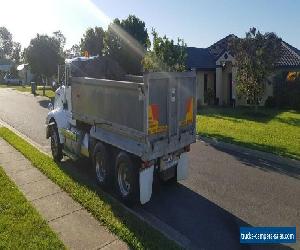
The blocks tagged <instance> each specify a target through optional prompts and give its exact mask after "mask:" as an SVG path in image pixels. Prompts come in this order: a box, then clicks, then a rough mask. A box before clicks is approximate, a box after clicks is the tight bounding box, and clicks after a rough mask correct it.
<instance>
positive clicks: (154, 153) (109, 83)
mask: <svg viewBox="0 0 300 250" xmlns="http://www.w3.org/2000/svg"><path fill="white" fill-rule="evenodd" d="M137 79H139V78H137ZM143 79H144V82H141V83H136V82H125V81H114V80H106V79H93V78H83V77H73V78H71V81H70V83H71V87H72V88H71V89H72V115H73V118H74V119H76V120H80V121H83V122H85V123H88V124H90V125H94V126H95V129H94V130H92V131H91V133H92V134H91V135H93V136H95V137H96V138H98V139H101V140H103V141H106V142H107V143H110V144H112V145H115V146H117V147H119V148H121V149H123V150H126V151H128V152H130V153H133V154H135V155H138V156H140V157H142V159H144V160H150V159H155V158H157V157H161V156H163V155H165V154H167V153H171V152H174V151H176V150H179V149H181V148H183V147H184V146H187V145H189V144H191V143H193V142H194V141H195V120H196V83H195V73H194V72H184V73H148V74H145V75H144V78H143Z"/></svg>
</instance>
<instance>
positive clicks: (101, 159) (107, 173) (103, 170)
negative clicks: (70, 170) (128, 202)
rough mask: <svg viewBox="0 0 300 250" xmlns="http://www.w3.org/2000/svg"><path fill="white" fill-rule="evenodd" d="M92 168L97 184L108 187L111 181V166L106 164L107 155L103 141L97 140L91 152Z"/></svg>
mask: <svg viewBox="0 0 300 250" xmlns="http://www.w3.org/2000/svg"><path fill="white" fill-rule="evenodd" d="M92 162H93V168H94V172H95V176H96V181H97V184H98V185H99V186H101V187H103V188H107V187H109V185H110V183H111V177H112V174H111V172H112V171H111V168H110V167H109V165H108V155H107V151H106V148H105V146H104V145H103V143H101V142H98V143H97V144H96V146H95V148H94V152H93V159H92Z"/></svg>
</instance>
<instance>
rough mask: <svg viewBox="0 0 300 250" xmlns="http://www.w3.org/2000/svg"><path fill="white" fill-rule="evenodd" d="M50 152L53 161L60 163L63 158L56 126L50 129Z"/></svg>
mask: <svg viewBox="0 0 300 250" xmlns="http://www.w3.org/2000/svg"><path fill="white" fill-rule="evenodd" d="M51 152H52V156H53V159H54V160H55V161H58V162H59V161H61V159H62V158H63V153H62V145H61V143H60V141H59V135H58V130H57V127H56V126H53V127H52V129H51Z"/></svg>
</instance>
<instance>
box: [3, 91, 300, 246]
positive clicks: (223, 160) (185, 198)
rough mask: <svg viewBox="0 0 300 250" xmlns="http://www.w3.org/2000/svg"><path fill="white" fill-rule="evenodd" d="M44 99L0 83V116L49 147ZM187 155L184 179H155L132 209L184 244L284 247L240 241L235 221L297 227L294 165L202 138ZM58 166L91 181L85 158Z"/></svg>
mask: <svg viewBox="0 0 300 250" xmlns="http://www.w3.org/2000/svg"><path fill="white" fill-rule="evenodd" d="M47 105H48V101H47V99H45V98H43V97H33V96H32V95H27V94H22V93H18V92H16V91H13V90H7V89H1V88H0V119H2V120H4V121H5V122H7V123H8V124H10V125H11V126H13V127H15V128H16V129H17V130H19V131H20V132H22V133H23V134H25V135H26V136H28V137H29V138H31V139H32V140H33V141H35V142H36V143H38V144H40V145H41V146H42V147H43V149H45V150H46V151H48V152H49V142H48V141H47V140H46V139H45V131H44V121H45V117H46V114H47V112H48V110H47V108H46V107H47ZM189 159H190V173H189V178H188V179H187V180H186V181H183V182H181V183H178V184H177V185H160V186H159V190H157V191H155V193H154V194H153V196H152V200H151V202H149V203H148V204H146V205H144V206H143V207H142V208H141V207H137V208H134V210H135V211H136V212H137V213H139V214H140V215H141V216H143V217H145V218H146V219H147V220H149V221H152V222H153V224H155V225H156V226H158V227H162V228H164V231H165V232H170V234H172V235H174V234H177V237H178V238H180V237H181V240H182V241H184V242H185V243H186V245H188V246H189V247H190V248H195V249H244V248H245V249H274V248H277V249H290V248H289V247H288V246H283V245H279V246H274V245H273V246H270V248H269V247H266V246H264V247H263V246H258V245H254V246H251V247H250V246H247V245H244V246H242V247H241V245H240V244H239V227H240V226H245V225H251V226H294V225H296V226H297V228H298V231H299V226H300V199H299V197H300V180H299V179H300V172H299V169H289V171H286V169H287V167H286V166H284V165H279V164H274V163H271V162H268V161H264V160H262V159H259V158H255V157H252V156H249V155H248V156H247V155H244V154H241V153H237V152H233V151H229V150H223V149H220V148H216V147H214V146H212V145H209V144H207V143H204V142H202V141H198V142H197V143H195V144H194V145H193V146H192V148H191V152H190V153H189ZM64 170H65V171H66V172H67V173H68V174H70V175H72V176H73V177H74V178H75V179H76V180H77V181H80V182H85V183H90V184H92V186H94V181H93V176H92V174H91V172H90V171H87V168H86V166H85V164H80V163H75V164H69V163H68V164H67V165H66V168H65V169H64ZM92 186H91V188H93V187H92ZM298 238H299V233H298ZM298 242H299V240H298ZM291 246H292V247H296V246H295V245H291ZM298 247H299V245H298Z"/></svg>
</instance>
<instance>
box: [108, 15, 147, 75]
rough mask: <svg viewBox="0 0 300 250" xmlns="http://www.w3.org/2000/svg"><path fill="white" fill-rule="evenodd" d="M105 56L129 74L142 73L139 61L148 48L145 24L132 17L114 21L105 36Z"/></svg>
mask: <svg viewBox="0 0 300 250" xmlns="http://www.w3.org/2000/svg"><path fill="white" fill-rule="evenodd" d="M105 44H106V50H105V52H106V54H107V55H109V56H110V57H112V58H113V59H114V60H116V61H118V63H119V64H120V66H121V67H122V68H123V69H124V70H125V71H126V72H127V73H129V74H140V73H141V72H142V65H141V61H142V59H143V57H144V55H145V52H146V49H147V48H148V47H149V46H150V41H149V36H148V32H147V29H146V25H145V22H143V21H142V20H140V19H139V18H138V17H136V16H134V15H129V16H128V17H127V18H126V19H124V20H121V21H120V20H119V19H115V20H114V21H113V23H111V24H110V25H109V26H108V29H107V31H106V34H105Z"/></svg>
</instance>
